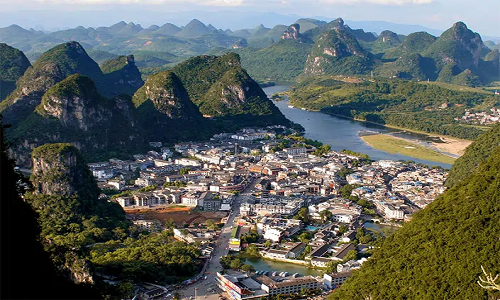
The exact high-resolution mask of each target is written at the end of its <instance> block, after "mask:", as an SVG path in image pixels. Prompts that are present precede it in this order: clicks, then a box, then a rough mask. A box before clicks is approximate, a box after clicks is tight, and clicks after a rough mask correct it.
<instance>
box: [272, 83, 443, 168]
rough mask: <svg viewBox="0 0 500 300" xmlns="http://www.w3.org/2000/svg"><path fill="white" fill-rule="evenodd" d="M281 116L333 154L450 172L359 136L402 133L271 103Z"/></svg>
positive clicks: (419, 137) (277, 89)
mask: <svg viewBox="0 0 500 300" xmlns="http://www.w3.org/2000/svg"><path fill="white" fill-rule="evenodd" d="M289 88H290V87H289V86H285V85H276V86H271V87H267V88H264V89H263V90H264V92H266V94H267V95H268V96H271V95H272V94H274V93H278V92H284V91H286V90H288V89H289ZM274 104H276V106H277V107H278V108H279V109H280V110H281V112H282V113H283V114H284V115H285V116H286V117H287V118H288V119H289V120H291V121H293V122H295V123H299V124H300V125H302V126H303V127H304V129H305V132H304V136H305V137H306V138H310V139H313V140H318V141H320V142H322V143H325V144H328V145H330V146H331V147H332V150H336V151H340V150H342V149H348V150H352V151H356V152H359V153H365V154H368V155H369V156H370V158H372V159H374V160H385V159H388V160H401V159H402V160H413V161H415V162H417V163H422V164H426V165H429V166H434V165H438V166H441V167H443V168H447V169H449V168H451V165H450V164H445V163H440V162H435V161H428V160H422V159H418V158H414V157H409V156H406V155H401V154H391V153H388V152H385V151H381V150H377V149H374V148H372V147H370V146H369V145H368V144H366V143H365V142H364V141H363V140H362V139H361V138H360V133H363V132H364V131H376V132H380V133H389V132H398V131H401V130H397V129H393V128H389V127H385V126H383V125H377V124H372V123H366V122H361V121H355V120H350V119H347V118H341V117H336V116H331V115H327V114H324V113H321V112H316V111H307V110H302V109H299V108H291V107H288V105H289V103H288V101H287V100H283V101H278V102H274ZM398 136H399V137H402V138H406V139H412V140H419V141H424V140H426V139H427V138H428V136H426V135H423V134H418V133H410V132H404V133H398Z"/></svg>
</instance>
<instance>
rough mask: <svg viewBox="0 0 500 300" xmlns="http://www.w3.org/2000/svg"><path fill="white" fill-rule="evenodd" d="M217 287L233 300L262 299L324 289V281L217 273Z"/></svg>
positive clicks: (309, 277)
mask: <svg viewBox="0 0 500 300" xmlns="http://www.w3.org/2000/svg"><path fill="white" fill-rule="evenodd" d="M216 281H217V286H218V287H219V288H220V289H221V290H223V291H224V292H226V294H227V295H228V297H229V298H230V299H232V300H242V299H260V298H261V297H267V296H276V295H285V294H292V293H300V292H301V291H303V290H304V289H306V290H314V289H319V288H321V287H322V281H321V280H319V279H317V278H315V277H312V276H306V277H297V278H295V277H291V276H290V277H280V276H271V275H269V276H268V275H254V276H250V275H248V274H245V273H238V272H231V273H230V274H224V275H223V274H220V273H217V277H216Z"/></svg>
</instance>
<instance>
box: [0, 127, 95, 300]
mask: <svg viewBox="0 0 500 300" xmlns="http://www.w3.org/2000/svg"><path fill="white" fill-rule="evenodd" d="M3 129H4V128H3V125H2V124H0V130H1V132H0V141H1V143H2V144H1V145H0V151H1V153H0V165H1V166H2V167H1V168H0V177H1V178H2V189H1V191H0V194H1V195H0V198H2V201H1V203H0V206H1V207H0V212H1V216H0V222H1V226H0V230H1V231H0V232H1V234H0V238H1V242H2V252H1V255H0V262H1V265H2V268H1V270H0V274H1V275H2V276H1V284H2V289H1V290H0V297H1V298H2V299H71V298H73V297H75V295H78V296H79V297H81V298H87V299H97V298H99V297H100V294H99V293H97V292H93V291H91V287H90V286H88V285H77V284H75V283H73V282H71V280H70V278H68V277H66V276H64V274H61V273H62V272H61V269H60V268H58V267H59V265H55V264H54V263H53V262H52V261H51V259H50V256H49V254H48V253H47V252H45V251H44V249H43V246H42V244H41V243H40V240H44V239H43V238H42V239H41V238H40V223H39V222H38V220H37V219H38V214H37V213H36V212H35V211H33V209H32V208H31V207H30V205H29V204H28V203H27V202H26V201H25V199H23V198H22V197H21V194H20V192H21V191H20V189H19V186H18V182H19V181H21V180H22V176H21V175H20V174H19V173H18V172H16V171H15V170H14V161H13V160H11V159H10V158H9V154H8V153H7V142H6V139H5V136H4V132H3ZM19 220H22V222H18V221H19ZM16 222H17V224H16V226H12V224H15V223H16ZM28 269H29V270H30V272H26V270H28ZM26 281H30V282H31V285H30V288H29V289H27V288H26V285H25V282H26Z"/></svg>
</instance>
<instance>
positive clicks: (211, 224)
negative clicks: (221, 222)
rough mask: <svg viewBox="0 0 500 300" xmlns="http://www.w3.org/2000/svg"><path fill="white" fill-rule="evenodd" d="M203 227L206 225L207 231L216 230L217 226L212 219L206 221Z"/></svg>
mask: <svg viewBox="0 0 500 300" xmlns="http://www.w3.org/2000/svg"><path fill="white" fill-rule="evenodd" d="M205 225H207V228H209V229H213V230H215V229H217V225H216V224H215V222H214V220H212V219H208V220H207V221H206V222H205Z"/></svg>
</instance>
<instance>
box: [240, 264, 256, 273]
mask: <svg viewBox="0 0 500 300" xmlns="http://www.w3.org/2000/svg"><path fill="white" fill-rule="evenodd" d="M240 269H241V270H242V271H243V272H246V273H250V272H255V268H254V267H253V266H252V265H248V264H244V265H242V266H241V267H240Z"/></svg>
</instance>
